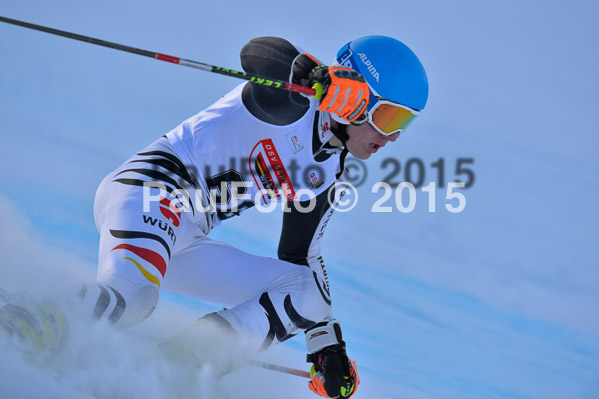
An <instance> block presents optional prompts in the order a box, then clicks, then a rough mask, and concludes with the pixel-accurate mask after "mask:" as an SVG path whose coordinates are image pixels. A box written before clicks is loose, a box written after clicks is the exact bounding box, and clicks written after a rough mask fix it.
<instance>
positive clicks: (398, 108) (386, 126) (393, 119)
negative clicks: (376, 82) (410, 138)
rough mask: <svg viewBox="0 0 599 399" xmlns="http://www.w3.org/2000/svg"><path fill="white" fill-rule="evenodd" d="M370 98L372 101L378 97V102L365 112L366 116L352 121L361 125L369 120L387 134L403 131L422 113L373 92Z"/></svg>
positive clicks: (379, 130)
mask: <svg viewBox="0 0 599 399" xmlns="http://www.w3.org/2000/svg"><path fill="white" fill-rule="evenodd" d="M370 98H371V101H372V99H373V98H376V99H377V102H376V103H375V104H374V105H373V106H372V108H370V110H368V112H365V113H364V116H362V117H361V118H360V119H358V120H356V121H355V122H352V123H354V124H356V125H361V124H363V123H365V122H368V123H370V125H371V126H372V127H374V128H375V129H376V130H377V131H378V132H379V133H381V134H383V135H385V136H389V135H392V134H393V133H401V132H403V131H404V130H405V129H406V128H407V127H408V126H409V125H410V123H412V122H413V121H414V119H415V118H416V117H417V116H418V115H419V114H420V112H419V111H416V110H415V109H412V108H409V107H406V106H404V105H401V104H398V103H394V102H392V101H389V100H385V99H383V98H380V97H375V96H373V95H372V93H371V96H370Z"/></svg>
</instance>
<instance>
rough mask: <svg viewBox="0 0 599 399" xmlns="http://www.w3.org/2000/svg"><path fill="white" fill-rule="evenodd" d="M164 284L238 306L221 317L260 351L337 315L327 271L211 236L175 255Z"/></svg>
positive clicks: (214, 300) (197, 296)
mask: <svg viewBox="0 0 599 399" xmlns="http://www.w3.org/2000/svg"><path fill="white" fill-rule="evenodd" d="M163 287H164V289H165V290H167V291H171V292H175V293H178V294H182V295H186V296H191V297H196V298H201V299H205V300H209V301H213V302H217V303H222V304H224V305H229V306H232V307H231V308H230V309H226V310H222V311H219V312H218V313H217V314H218V316H220V317H221V318H222V319H224V320H226V321H227V322H228V324H230V325H231V326H232V327H233V329H234V330H235V331H236V332H237V333H238V334H239V336H240V337H241V338H242V339H243V341H244V344H245V345H247V346H250V347H251V349H252V350H256V351H257V350H261V349H266V348H267V347H268V346H270V345H271V344H272V343H273V342H280V341H284V340H285V339H287V338H290V337H291V336H293V335H295V334H297V333H299V332H301V331H303V330H306V329H308V328H310V327H312V326H314V325H315V324H316V323H318V322H320V321H322V320H325V319H328V318H330V317H331V316H332V315H331V306H330V298H329V296H328V293H327V292H326V286H325V282H324V278H323V276H322V274H320V273H317V272H315V271H313V270H312V269H310V268H309V267H307V266H303V265H295V264H292V263H289V262H285V261H281V260H278V259H272V258H265V257H260V256H255V255H251V254H248V253H246V252H243V251H241V250H239V249H236V248H233V247H231V246H230V245H227V244H224V243H221V242H217V241H213V240H210V239H208V238H206V237H204V238H201V239H197V240H195V241H194V243H193V244H191V245H190V246H189V247H187V248H186V249H185V250H184V251H182V252H180V253H178V254H176V255H175V256H173V258H172V260H171V266H170V269H169V273H168V275H167V277H166V278H165V280H164V284H163Z"/></svg>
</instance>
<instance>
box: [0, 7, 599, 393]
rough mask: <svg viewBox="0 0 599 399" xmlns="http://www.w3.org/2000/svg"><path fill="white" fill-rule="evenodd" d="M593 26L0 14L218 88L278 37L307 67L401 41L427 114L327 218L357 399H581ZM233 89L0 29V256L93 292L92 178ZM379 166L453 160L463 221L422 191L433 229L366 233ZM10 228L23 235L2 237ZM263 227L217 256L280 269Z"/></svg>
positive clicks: (329, 15)
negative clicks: (251, 48)
mask: <svg viewBox="0 0 599 399" xmlns="http://www.w3.org/2000/svg"><path fill="white" fill-rule="evenodd" d="M598 8H599V7H598V6H597V5H596V3H594V2H591V1H573V2H569V3H564V2H557V1H526V2H516V1H505V2H498V3H491V2H478V1H473V0H464V1H456V2H441V1H427V2H405V1H370V2H368V3H363V2H354V1H348V2H343V3H342V4H338V3H330V4H329V3H326V4H318V5H317V4H303V5H300V4H297V3H281V2H274V1H271V2H258V3H252V4H250V3H245V2H236V1H233V2H227V3H219V4H216V2H190V1H173V2H169V3H168V4H167V3H165V2H152V1H150V2H141V1H127V2H117V1H104V2H80V1H55V2H52V4H51V5H50V4H49V3H47V2H42V1H23V2H11V3H9V2H4V3H3V4H2V5H1V6H0V15H3V16H6V17H9V18H15V19H22V20H25V21H28V22H32V23H37V24H41V25H47V26H52V27H55V28H58V29H63V30H67V31H73V32H77V33H80V34H84V35H89V36H93V37H98V38H102V39H105V40H110V41H115V42H118V43H123V44H127V45H131V46H135V47H139V48H144V49H148V50H152V51H159V52H163V53H167V54H172V55H175V56H180V57H184V58H189V59H194V60H198V61H201V62H205V63H209V64H214V65H220V66H224V67H230V68H233V69H239V68H240V63H239V58H238V54H239V50H240V49H241V47H242V46H243V45H244V44H245V43H246V42H247V41H249V40H250V39H251V38H253V37H256V36H265V35H270V36H281V37H285V38H287V39H289V40H291V41H292V42H294V43H295V44H297V45H299V46H301V47H303V48H304V49H305V50H306V51H310V52H312V53H313V54H315V55H316V56H318V57H319V58H321V59H323V60H332V58H333V57H334V55H335V54H336V52H337V49H338V48H339V47H340V46H342V45H343V44H345V43H346V42H347V41H348V40H350V39H352V38H356V37H359V36H362V35H368V34H383V35H389V36H394V37H396V38H398V39H400V40H402V41H403V42H405V43H406V44H407V45H409V46H410V47H411V48H412V49H413V50H414V51H415V52H416V53H417V54H418V55H419V57H420V58H421V60H422V63H423V64H424V66H425V68H426V70H427V73H428V76H429V83H430V97H429V102H428V104H427V107H426V109H425V111H424V112H423V113H422V116H421V117H419V119H418V120H417V121H416V122H415V123H414V124H413V125H412V127H410V129H409V130H408V131H407V132H406V134H405V135H404V136H403V137H402V138H401V139H400V140H398V142H396V143H395V144H394V145H393V146H387V147H386V148H384V149H383V150H382V151H380V152H379V153H378V154H377V157H376V158H373V159H371V160H370V161H369V162H368V164H367V165H368V179H367V181H366V182H365V184H364V185H363V186H361V187H360V191H359V194H360V201H359V204H358V206H357V207H356V208H355V209H354V210H353V211H352V212H348V213H346V214H337V215H335V216H334V217H333V219H332V221H331V223H330V225H329V226H328V231H327V234H326V235H327V237H326V241H325V248H324V255H325V258H326V260H327V267H328V269H329V277H330V279H331V285H332V293H333V298H334V301H335V305H334V306H335V310H336V313H337V317H338V318H339V319H341V320H342V322H343V323H344V332H345V334H346V336H347V337H348V338H347V341H348V346H349V350H350V353H353V354H354V355H353V356H354V357H355V358H356V360H358V366H359V367H360V369H361V370H364V371H363V378H362V386H363V388H362V394H363V395H365V396H362V397H366V395H367V394H368V393H371V394H377V395H379V396H382V397H390V398H392V397H393V398H395V397H403V396H402V394H403V395H404V396H407V395H409V397H418V398H420V397H422V398H483V397H484V398H489V397H518V398H533V397H543V398H566V397H577V398H593V397H596V396H597V394H599V364H598V362H597V360H596V359H597V358H598V356H597V355H598V354H599V317H598V316H597V312H596V308H597V305H598V300H599V271H598V268H597V265H599V250H598V249H597V248H598V245H597V237H599V234H598V233H599V231H598V230H599V228H598V227H597V226H598V224H597V220H598V216H599V212H598V205H597V204H598V203H599V202H598V201H597V195H598V194H599V178H598V177H597V174H596V170H597V168H598V166H599V161H598V158H597V156H596V154H595V152H596V149H597V148H598V144H599V140H598V139H597V132H596V129H597V128H596V127H597V126H598V125H599V120H598V119H599V116H598V114H597V112H596V108H597V105H598V103H597V96H596V93H597V92H598V91H599V79H598V78H597V77H596V71H597V70H599V65H598V64H599V62H598V55H597V51H596V49H597V37H599V32H598V28H597V27H596V23H595V16H596V15H597V12H598V11H599V10H598ZM238 83H239V81H237V80H235V79H232V78H227V77H221V76H216V75H211V74H208V73H205V72H201V71H196V70H192V69H189V68H183V67H178V66H175V65H170V64H168V63H161V62H156V61H153V60H151V59H148V58H145V57H140V56H136V55H132V54H126V53H121V52H118V51H115V50H111V49H105V48H101V47H97V46H92V45H89V44H85V43H80V42H76V41H72V40H68V39H64V38H59V37H53V36H50V35H48V34H44V33H41V32H34V31H29V30H26V29H23V28H20V27H14V26H9V25H5V24H0V135H1V137H2V141H3V154H2V157H1V158H0V195H1V197H2V203H3V204H6V205H5V206H4V207H3V208H2V209H3V215H2V222H0V223H2V226H3V228H4V231H5V233H4V235H3V237H5V238H6V239H5V240H4V241H3V243H2V246H3V247H4V248H3V249H4V250H5V252H8V253H11V254H12V253H14V254H17V253H18V252H19V251H22V252H27V251H36V250H41V249H46V250H47V249H48V248H52V251H58V252H60V253H63V254H65V255H64V256H65V257H67V258H68V259H69V260H68V261H67V263H70V264H71V263H73V265H72V266H73V267H76V265H74V263H77V262H80V264H81V265H82V266H80V267H82V268H85V270H86V273H89V274H92V275H93V267H94V262H95V260H96V258H97V254H96V252H97V241H98V236H97V233H96V231H95V226H94V223H93V216H92V206H93V196H94V193H95V190H96V187H97V185H98V184H99V182H100V181H101V179H102V178H103V177H104V175H105V174H107V173H108V172H110V171H111V170H112V169H114V168H115V167H117V166H118V165H119V164H120V163H121V162H123V161H124V160H125V159H126V158H128V157H129V156H130V155H131V154H133V153H134V152H136V151H138V150H140V149H141V148H143V147H144V146H146V145H147V144H149V143H150V142H152V141H154V140H155V139H156V138H157V137H159V136H161V135H163V134H164V133H165V132H167V131H168V130H170V129H171V128H172V127H174V126H176V125H177V124H178V123H179V122H180V121H182V120H184V119H185V118H187V117H189V116H191V115H193V114H195V113H196V112H198V111H199V110H201V109H202V108H204V107H206V106H208V105H210V104H211V103H213V102H214V101H215V100H216V99H218V98H219V97H220V96H222V95H223V94H224V93H226V92H227V91H228V90H230V89H232V88H233V87H234V86H236V85H237V84H238ZM387 158H394V159H398V160H400V161H401V162H402V165H403V166H405V162H406V161H407V160H408V159H410V158H419V159H421V160H423V162H424V163H425V165H426V169H425V170H426V179H427V180H426V181H427V182H428V181H435V180H436V179H435V173H436V172H435V169H433V168H432V167H431V166H430V164H431V163H433V162H435V161H436V160H438V159H439V158H443V159H444V160H445V180H446V181H451V180H453V179H454V178H456V173H455V168H456V162H457V160H458V159H460V158H472V159H474V163H473V164H472V165H471V167H472V169H473V171H474V173H475V175H476V181H475V184H474V185H473V186H472V188H470V189H468V190H465V191H464V194H465V196H466V199H467V205H466V209H465V210H464V212H462V213H459V214H451V213H449V212H447V211H445V208H444V204H445V203H446V202H447V201H446V199H445V191H444V189H438V190H437V196H436V203H437V211H436V212H435V213H429V212H428V211H427V209H428V208H427V197H426V195H425V194H424V193H422V192H419V193H418V195H417V206H416V209H415V211H414V212H412V213H410V214H402V213H400V212H398V211H397V210H396V209H395V210H394V211H393V212H392V213H390V214H372V213H371V212H370V208H371V207H372V205H373V204H374V202H375V201H376V200H377V199H379V198H380V196H381V193H372V192H371V190H370V188H371V187H372V185H373V184H374V183H375V182H377V181H379V180H381V179H382V178H384V177H385V176H386V175H388V174H389V172H390V169H389V166H388V165H387V167H385V166H384V165H383V163H382V162H383V160H384V159H387ZM402 173H403V172H402ZM402 173H400V176H403V174H402ZM437 183H438V182H437ZM387 205H393V204H392V202H389V203H387ZM12 214H18V215H19V216H18V218H17V219H16V220H17V221H18V224H19V226H21V227H19V229H17V230H18V231H19V232H20V234H22V235H23V236H24V237H27V238H23V239H22V240H20V241H19V240H16V242H15V241H13V240H12V239H10V240H9V239H8V235H7V234H8V233H6V232H9V231H11V229H12V230H14V225H13V224H9V223H8V221H9V220H13V219H11V218H10V217H8V216H9V215H12ZM11 223H17V222H14V221H13V222H11ZM279 226H280V215H278V214H271V215H263V214H259V213H258V212H251V211H250V212H248V213H247V214H245V215H244V216H243V217H242V218H237V220H231V221H229V222H228V223H226V224H225V225H224V226H222V227H221V228H220V229H218V230H216V231H215V232H214V238H215V239H220V240H225V241H228V242H231V243H233V244H235V245H237V246H239V247H241V248H242V249H244V250H247V251H249V252H253V253H257V254H261V255H265V256H274V255H275V254H276V252H275V251H276V241H277V239H278V235H279V232H280V230H279V229H280V227H279ZM256 232H259V233H260V234H256ZM258 236H260V237H263V239H261V240H259V239H257V238H256V237H258ZM18 237H21V235H19V236H18ZM356 242H359V243H360V245H355V244H354V243H356ZM9 243H11V244H10V248H9V247H8V246H9ZM19 243H20V244H19ZM34 248H35V249H34ZM11 256H12V255H11ZM70 257H76V258H77V259H78V260H77V262H75V261H73V260H71V258H70ZM8 259H18V256H17V255H14V257H8ZM10 267H11V265H10V264H8V263H6V262H5V263H4V265H3V266H2V267H1V268H0V269H2V270H3V271H2V273H4V275H9V274H10V272H11V270H10ZM195 305H196V306H202V305H201V304H195ZM301 346H302V342H301V340H298V341H295V342H291V343H290V344H289V345H288V346H287V347H286V348H287V349H289V350H290V351H292V352H291V353H292V354H291V355H289V356H290V358H288V359H285V360H284V361H287V363H292V364H295V365H296V366H297V367H300V366H302V359H301V356H302V355H301V354H300V352H301ZM298 389H299V388H298ZM294 392H295V391H294ZM297 395H298V396H297V397H308V395H309V392H304V391H301V392H300V391H298V393H297ZM358 395H359V394H358Z"/></svg>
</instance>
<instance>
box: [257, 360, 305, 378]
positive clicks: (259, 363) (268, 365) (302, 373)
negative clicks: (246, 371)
mask: <svg viewBox="0 0 599 399" xmlns="http://www.w3.org/2000/svg"><path fill="white" fill-rule="evenodd" d="M248 364H249V365H252V366H254V367H258V368H262V369H267V370H273V371H278V372H280V373H285V374H291V375H297V376H298V377H304V378H310V373H308V372H307V371H304V370H298V369H294V368H291V367H285V366H279V365H277V364H272V363H268V362H262V361H258V360H249V361H248Z"/></svg>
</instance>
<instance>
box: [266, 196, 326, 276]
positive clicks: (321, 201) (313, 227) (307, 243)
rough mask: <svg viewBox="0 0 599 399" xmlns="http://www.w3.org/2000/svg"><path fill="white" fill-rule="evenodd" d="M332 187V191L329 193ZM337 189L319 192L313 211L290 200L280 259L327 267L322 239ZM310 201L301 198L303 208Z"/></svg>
mask: <svg viewBox="0 0 599 399" xmlns="http://www.w3.org/2000/svg"><path fill="white" fill-rule="evenodd" d="M329 191H331V193H329ZM334 195H335V193H334V189H333V190H330V189H328V190H326V191H324V192H322V193H321V194H319V195H318V196H316V198H315V200H316V207H315V208H314V209H313V210H312V211H311V212H301V211H300V210H298V209H301V208H298V209H296V207H295V206H294V204H293V203H289V211H285V212H284V214H283V228H282V230H281V238H280V240H279V250H278V256H279V259H281V260H285V261H288V262H291V263H294V264H297V265H305V266H309V267H312V268H314V266H318V265H319V267H324V266H323V265H324V261H323V260H322V256H321V255H320V240H321V238H322V236H323V234H324V230H325V228H326V225H327V223H328V222H329V220H330V218H331V216H332V215H333V211H334V209H333V208H332V207H331V205H330V202H331V201H330V198H334ZM329 196H330V197H329ZM308 203H309V201H302V202H300V204H301V206H302V208H304V209H305V208H307V207H308Z"/></svg>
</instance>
